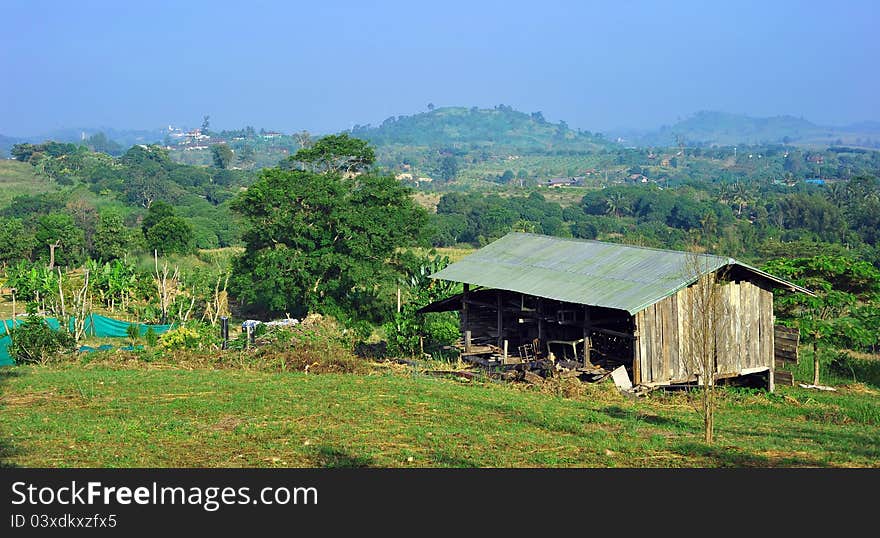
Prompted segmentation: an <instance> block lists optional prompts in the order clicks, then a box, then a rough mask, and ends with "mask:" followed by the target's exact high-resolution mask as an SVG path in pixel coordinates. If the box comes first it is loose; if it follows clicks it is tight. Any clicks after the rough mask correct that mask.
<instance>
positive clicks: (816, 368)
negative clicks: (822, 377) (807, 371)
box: [813, 335, 819, 385]
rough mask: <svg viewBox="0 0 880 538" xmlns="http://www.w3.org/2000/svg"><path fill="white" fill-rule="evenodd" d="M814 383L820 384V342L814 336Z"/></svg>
mask: <svg viewBox="0 0 880 538" xmlns="http://www.w3.org/2000/svg"><path fill="white" fill-rule="evenodd" d="M813 384H814V385H818V384H819V342H818V339H817V338H816V337H815V335H814V336H813Z"/></svg>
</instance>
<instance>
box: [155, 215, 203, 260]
mask: <svg viewBox="0 0 880 538" xmlns="http://www.w3.org/2000/svg"><path fill="white" fill-rule="evenodd" d="M146 239H147V246H148V247H150V250H151V251H152V250H155V251H158V252H159V253H161V254H189V253H191V252H193V251H195V248H196V244H195V236H194V234H193V229H192V226H190V224H189V223H188V222H187V221H186V219H184V218H183V217H174V216H171V217H165V218H163V219H162V220H160V221H159V222H157V223H156V225H155V226H152V227H150V229H149V230H147V234H146Z"/></svg>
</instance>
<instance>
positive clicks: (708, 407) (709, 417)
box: [703, 375, 715, 445]
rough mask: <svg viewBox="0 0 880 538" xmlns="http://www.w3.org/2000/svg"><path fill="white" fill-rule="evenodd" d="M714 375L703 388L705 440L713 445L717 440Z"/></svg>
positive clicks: (706, 381)
mask: <svg viewBox="0 0 880 538" xmlns="http://www.w3.org/2000/svg"><path fill="white" fill-rule="evenodd" d="M713 377H714V376H713V375H710V376H709V377H708V378H707V379H706V380H705V381H704V383H705V386H704V387H703V440H704V441H706V444H708V445H711V444H712V442H713V441H714V438H715V405H714V402H713V401H712V398H713V396H714V395H713V394H712V391H713V389H714V387H713V380H712V378H713Z"/></svg>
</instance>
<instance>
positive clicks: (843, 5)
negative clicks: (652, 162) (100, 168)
mask: <svg viewBox="0 0 880 538" xmlns="http://www.w3.org/2000/svg"><path fill="white" fill-rule="evenodd" d="M878 6H880V2H877V1H846V0H843V1H839V2H808V1H799V2H789V1H768V2H752V1H737V2H708V1H706V2H689V1H674V0H670V1H663V2H660V1H655V2H636V1H632V2H627V1H621V0H618V1H603V2H587V1H582V2H575V1H571V2H556V1H550V0H542V1H540V2H534V1H532V2H516V1H508V2H480V1H478V0H471V1H469V2H459V1H454V0H453V1H444V2H425V3H422V2H414V1H409V2H390V1H389V2H378V1H375V2H371V1H367V0H361V1H358V2H334V1H331V0H326V1H321V2H262V1H249V2H223V1H220V0H215V1H210V2H202V1H193V0H187V1H176V2H163V1H161V0H159V1H150V2H137V3H135V2H130V3H125V2H119V1H115V2H90V1H83V2H46V1H40V0H36V1H33V0H32V1H20V0H11V1H10V0H4V2H3V3H2V7H0V10H2V11H0V20H2V21H3V28H4V31H3V33H2V34H0V73H2V74H3V76H2V79H3V83H2V84H0V134H6V135H19V136H26V135H34V134H41V133H45V132H47V131H50V130H53V129H58V128H64V127H93V126H94V127H97V126H110V127H115V128H158V127H161V126H164V125H168V124H175V125H188V126H198V125H199V124H201V119H202V116H203V115H205V114H209V115H210V116H211V124H212V127H214V128H217V129H222V128H238V127H243V126H245V125H252V126H254V127H256V128H257V129H259V128H260V127H265V128H266V129H276V130H281V131H284V132H292V131H295V130H300V129H307V130H309V131H312V132H319V133H320V132H331V131H336V130H340V129H347V128H349V127H351V126H352V125H353V124H366V123H372V124H378V123H381V122H382V120H384V119H385V118H387V117H388V116H392V115H402V114H412V113H415V112H420V111H424V110H425V109H426V105H427V104H428V103H434V104H435V105H436V106H447V105H461V106H481V107H491V106H494V105H496V104H502V103H503V104H506V105H511V106H513V107H514V108H516V109H519V110H523V111H526V112H533V111H538V110H540V111H542V112H543V113H544V116H545V117H546V118H547V119H548V120H550V121H558V120H560V119H564V120H565V121H567V122H568V124H569V125H570V126H572V127H579V128H582V129H588V130H593V131H603V130H609V129H613V128H619V127H640V128H654V127H658V126H660V125H661V124H669V123H673V122H675V121H676V120H677V119H679V118H683V117H686V116H687V115H689V114H691V113H693V112H696V111H698V110H722V111H727V112H735V113H747V114H750V115H755V116H767V115H777V114H790V115H794V116H803V117H804V118H807V119H809V120H811V121H815V122H818V123H823V124H845V123H849V122H855V121H860V120H880V113H878V110H880V107H878V95H880V70H878V69H877V66H878V63H880V62H878V58H880V54H878V53H880V40H878V37H877V35H876V33H875V29H876V28H877V26H878V23H880V17H878V15H880V8H878Z"/></svg>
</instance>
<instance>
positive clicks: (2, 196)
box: [0, 159, 58, 207]
mask: <svg viewBox="0 0 880 538" xmlns="http://www.w3.org/2000/svg"><path fill="white" fill-rule="evenodd" d="M54 190H58V185H57V184H56V183H54V182H53V181H50V180H49V179H48V178H45V177H41V176H39V175H37V174H36V173H35V172H34V167H33V166H31V165H30V164H28V163H23V162H19V161H14V160H9V159H0V207H2V206H5V205H6V204H8V203H9V202H10V201H11V200H12V199H13V198H15V197H16V196H20V195H22V194H39V193H41V192H49V191H54Z"/></svg>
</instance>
